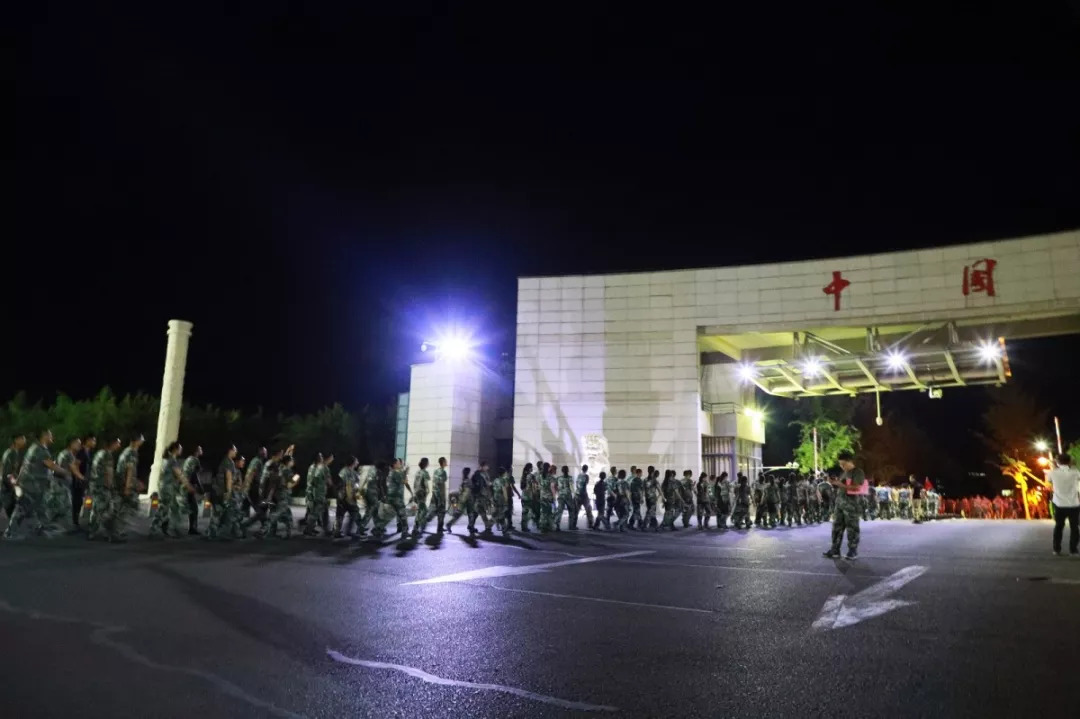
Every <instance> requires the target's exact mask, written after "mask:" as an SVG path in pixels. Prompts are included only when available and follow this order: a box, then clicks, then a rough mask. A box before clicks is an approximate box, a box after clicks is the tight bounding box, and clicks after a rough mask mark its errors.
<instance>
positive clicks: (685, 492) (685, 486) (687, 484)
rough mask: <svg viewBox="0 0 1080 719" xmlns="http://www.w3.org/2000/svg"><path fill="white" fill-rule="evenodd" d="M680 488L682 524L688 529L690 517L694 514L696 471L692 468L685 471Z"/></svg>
mask: <svg viewBox="0 0 1080 719" xmlns="http://www.w3.org/2000/svg"><path fill="white" fill-rule="evenodd" d="M679 490H680V492H679V494H680V497H681V498H682V526H683V529H686V528H688V527H689V526H690V517H692V516H693V515H694V472H693V471H692V470H689V469H688V470H686V471H685V472H683V476H682V481H680V482H679Z"/></svg>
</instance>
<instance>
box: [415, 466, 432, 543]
mask: <svg viewBox="0 0 1080 719" xmlns="http://www.w3.org/2000/svg"><path fill="white" fill-rule="evenodd" d="M412 491H413V495H412V498H413V501H414V502H416V519H414V520H413V536H414V537H419V536H420V534H421V533H422V532H423V531H424V529H423V528H424V527H426V526H427V523H428V512H429V509H428V496H429V495H430V494H431V475H430V474H428V471H427V470H426V469H418V470H416V474H414V475H413V481H412Z"/></svg>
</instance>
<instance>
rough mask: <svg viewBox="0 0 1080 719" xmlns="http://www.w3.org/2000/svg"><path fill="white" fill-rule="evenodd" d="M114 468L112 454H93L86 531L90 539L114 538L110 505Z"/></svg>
mask: <svg viewBox="0 0 1080 719" xmlns="http://www.w3.org/2000/svg"><path fill="white" fill-rule="evenodd" d="M114 466H115V464H114V463H113V455H112V452H110V451H108V450H106V449H99V450H98V451H97V452H95V453H94V459H93V460H92V461H91V462H90V484H89V487H88V489H89V490H90V522H89V524H88V526H87V528H86V530H87V532H89V535H90V538H91V539H98V538H101V539H112V538H114V537H115V536H116V522H115V513H114V509H113V504H112V503H113V487H115V486H116V477H115V475H114V472H113V467H114Z"/></svg>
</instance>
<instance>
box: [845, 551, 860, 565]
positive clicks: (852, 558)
mask: <svg viewBox="0 0 1080 719" xmlns="http://www.w3.org/2000/svg"><path fill="white" fill-rule="evenodd" d="M858 558H859V553H858V552H851V551H849V552H848V553H847V554H846V555H844V559H846V560H848V561H849V562H854V561H855V560H856V559H858Z"/></svg>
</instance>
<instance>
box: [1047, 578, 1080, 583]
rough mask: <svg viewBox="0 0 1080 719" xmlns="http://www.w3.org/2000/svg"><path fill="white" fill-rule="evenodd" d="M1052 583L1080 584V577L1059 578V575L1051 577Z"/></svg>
mask: <svg viewBox="0 0 1080 719" xmlns="http://www.w3.org/2000/svg"><path fill="white" fill-rule="evenodd" d="M1050 583H1051V584H1080V579H1058V578H1057V577H1051V578H1050Z"/></svg>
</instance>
